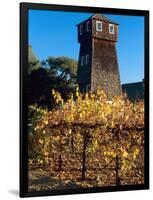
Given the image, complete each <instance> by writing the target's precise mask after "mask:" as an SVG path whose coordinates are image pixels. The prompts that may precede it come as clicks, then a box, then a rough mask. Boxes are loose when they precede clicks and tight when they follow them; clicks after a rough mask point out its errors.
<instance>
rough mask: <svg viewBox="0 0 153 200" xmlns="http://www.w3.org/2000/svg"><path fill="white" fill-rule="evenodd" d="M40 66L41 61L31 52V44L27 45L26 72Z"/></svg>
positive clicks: (29, 72)
mask: <svg viewBox="0 0 153 200" xmlns="http://www.w3.org/2000/svg"><path fill="white" fill-rule="evenodd" d="M40 67H41V63H40V61H39V59H38V58H37V57H36V55H35V54H34V53H33V50H32V46H30V45H29V46H28V74H31V72H32V71H33V70H37V69H39V68H40Z"/></svg>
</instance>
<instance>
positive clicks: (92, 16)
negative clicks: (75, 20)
mask: <svg viewBox="0 0 153 200" xmlns="http://www.w3.org/2000/svg"><path fill="white" fill-rule="evenodd" d="M94 15H95V14H93V15H91V17H89V18H87V19H85V20H84V21H82V22H80V23H79V24H76V26H79V25H80V24H82V23H83V22H85V21H88V20H89V19H91V20H92V19H96V17H94ZM99 20H100V21H103V22H106V23H112V24H115V25H117V26H119V25H120V24H119V23H117V22H114V21H111V20H110V22H109V21H107V20H101V19H99ZM108 20H109V19H108Z"/></svg>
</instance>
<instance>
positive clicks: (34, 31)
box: [29, 10, 144, 83]
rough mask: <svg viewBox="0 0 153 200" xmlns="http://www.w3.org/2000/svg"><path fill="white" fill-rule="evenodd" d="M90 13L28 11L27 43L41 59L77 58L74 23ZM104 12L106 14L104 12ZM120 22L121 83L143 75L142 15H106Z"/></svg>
mask: <svg viewBox="0 0 153 200" xmlns="http://www.w3.org/2000/svg"><path fill="white" fill-rule="evenodd" d="M91 15H92V13H90V14H89V13H74V12H73V13H72V12H62V11H60V12H57V11H45V10H44V11H43V10H29V44H30V45H32V48H33V51H34V53H35V55H36V56H37V57H38V58H39V59H40V60H43V59H46V58H47V57H48V56H68V57H71V58H74V59H76V60H78V56H79V43H78V42H77V28H76V24H78V23H80V22H81V21H83V20H85V19H87V18H88V17H90V16H91ZM105 15H106V14H105ZM106 16H107V17H109V18H110V19H112V20H113V21H116V22H117V23H119V37H118V42H117V55H118V62H119V70H120V78H121V83H130V82H137V81H141V80H142V79H143V78H144V17H139V16H123V15H108V14H107V15H106Z"/></svg>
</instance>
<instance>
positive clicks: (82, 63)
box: [81, 56, 85, 66]
mask: <svg viewBox="0 0 153 200" xmlns="http://www.w3.org/2000/svg"><path fill="white" fill-rule="evenodd" d="M84 58H85V57H84V56H82V57H81V66H83V65H84Z"/></svg>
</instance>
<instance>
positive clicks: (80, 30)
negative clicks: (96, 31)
mask: <svg viewBox="0 0 153 200" xmlns="http://www.w3.org/2000/svg"><path fill="white" fill-rule="evenodd" d="M79 33H80V35H82V34H83V25H80V27H79Z"/></svg>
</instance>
